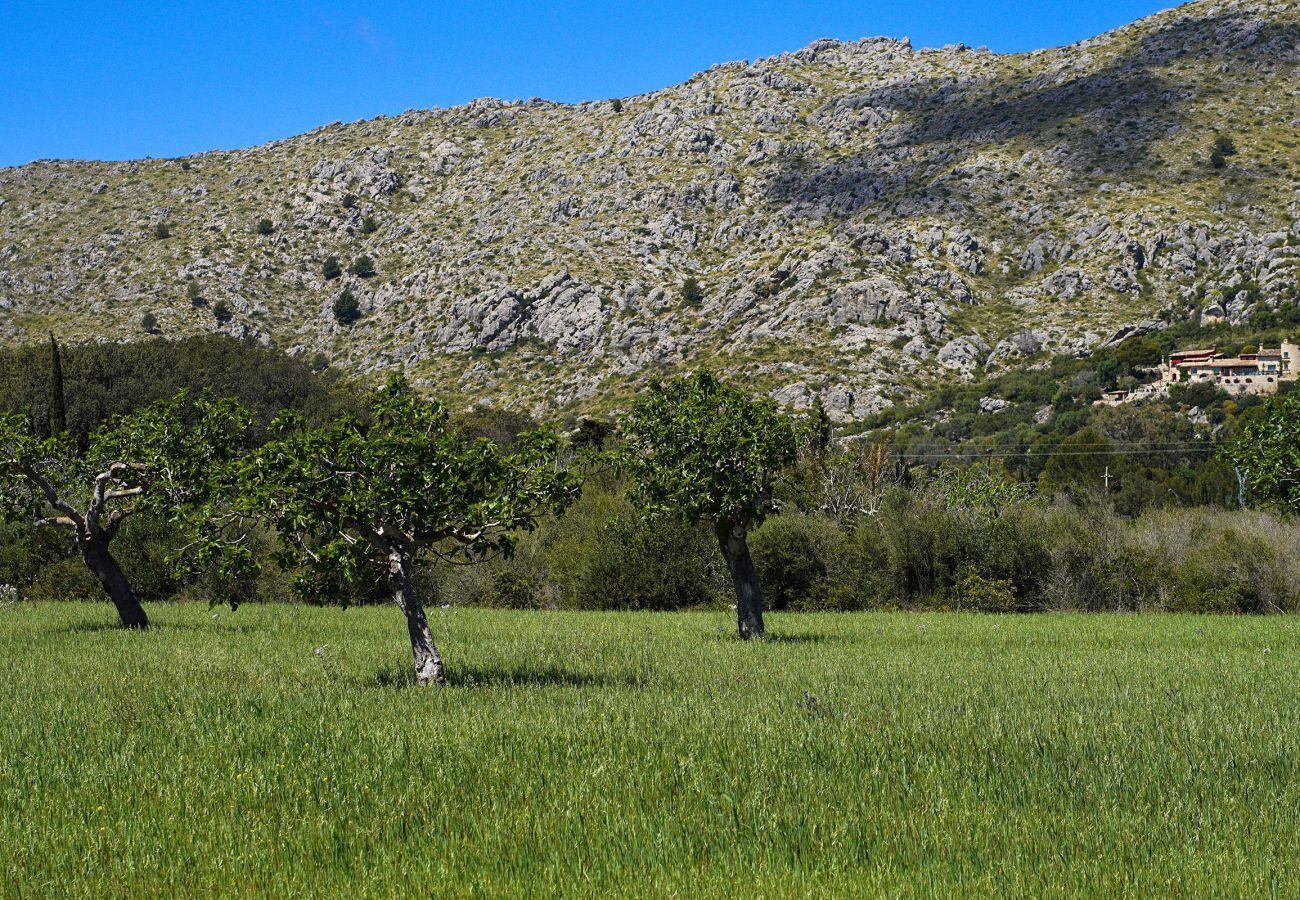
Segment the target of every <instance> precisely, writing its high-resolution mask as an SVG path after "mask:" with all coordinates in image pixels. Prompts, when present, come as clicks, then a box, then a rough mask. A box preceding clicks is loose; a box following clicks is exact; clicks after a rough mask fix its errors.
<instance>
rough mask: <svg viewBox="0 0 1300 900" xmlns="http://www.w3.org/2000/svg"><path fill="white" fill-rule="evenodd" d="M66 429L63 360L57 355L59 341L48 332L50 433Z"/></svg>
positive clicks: (57, 432) (61, 431) (66, 415)
mask: <svg viewBox="0 0 1300 900" xmlns="http://www.w3.org/2000/svg"><path fill="white" fill-rule="evenodd" d="M67 430H68V410H67V407H66V406H65V405H64V402H63V360H62V359H61V358H60V355H59V342H58V341H56V340H55V339H54V332H52V331H51V332H50V435H51V436H54V435H58V434H63V433H64V432H65V431H67Z"/></svg>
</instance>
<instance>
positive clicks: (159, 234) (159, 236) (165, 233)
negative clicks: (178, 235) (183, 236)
mask: <svg viewBox="0 0 1300 900" xmlns="http://www.w3.org/2000/svg"><path fill="white" fill-rule="evenodd" d="M153 236H154V238H155V239H156V240H159V241H162V240H166V239H167V238H169V237H171V236H172V229H171V226H170V225H168V224H167V223H166V222H159V223H158V224H157V225H155V226H154V227H153Z"/></svg>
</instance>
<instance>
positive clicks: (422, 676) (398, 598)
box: [388, 549, 447, 687]
mask: <svg viewBox="0 0 1300 900" xmlns="http://www.w3.org/2000/svg"><path fill="white" fill-rule="evenodd" d="M388 584H389V587H391V588H392V591H393V600H394V601H395V602H396V603H397V605H398V607H399V608H400V609H401V610H402V613H403V614H404V615H405V616H406V630H407V632H408V633H409V634H410V637H411V655H412V656H413V657H414V658H415V680H416V682H417V683H419V684H436V685H438V686H439V687H441V686H443V685H446V683H447V676H446V675H445V674H444V673H443V670H442V657H441V656H439V655H438V648H437V647H436V646H434V643H433V633H432V632H430V631H429V620H428V619H426V618H425V615H424V604H423V603H421V602H420V597H419V594H417V593H416V590H415V581H414V579H413V578H412V577H411V554H410V553H409V552H407V551H406V550H404V549H396V550H391V551H390V552H389V554H388Z"/></svg>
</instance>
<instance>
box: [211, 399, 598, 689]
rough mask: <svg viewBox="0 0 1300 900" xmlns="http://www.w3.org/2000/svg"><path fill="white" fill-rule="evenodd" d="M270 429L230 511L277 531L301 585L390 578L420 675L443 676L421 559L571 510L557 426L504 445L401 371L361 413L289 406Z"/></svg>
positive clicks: (472, 547) (461, 551)
mask: <svg viewBox="0 0 1300 900" xmlns="http://www.w3.org/2000/svg"><path fill="white" fill-rule="evenodd" d="M272 427H273V430H274V432H275V437H273V439H272V440H271V441H269V442H268V443H267V444H266V445H264V446H263V447H262V448H261V449H260V450H259V451H258V452H256V453H255V454H252V455H251V456H250V457H248V459H247V460H246V461H245V463H244V464H243V466H242V467H241V473H240V477H239V482H238V489H237V499H236V501H235V509H237V510H238V511H240V512H241V513H242V514H244V515H245V516H248V517H251V518H257V519H261V520H263V521H265V522H267V523H268V524H270V525H272V526H273V527H274V528H275V529H276V530H277V531H278V532H279V534H280V537H281V540H282V541H283V542H284V551H283V552H282V553H281V554H279V561H280V563H281V564H282V565H283V566H284V567H285V568H287V569H289V570H290V571H292V572H293V573H294V580H293V583H294V588H295V590H296V591H298V592H299V593H300V594H301V595H304V596H306V597H320V596H321V595H322V594H324V595H339V594H341V593H343V592H344V589H345V588H346V587H347V586H349V585H356V584H358V583H364V582H367V581H369V582H374V581H378V580H381V579H382V581H383V582H384V583H386V585H387V588H388V592H389V593H390V595H391V596H392V598H393V601H394V603H396V605H397V606H398V608H399V609H401V611H402V613H403V616H404V617H405V619H406V626H407V635H408V637H409V638H410V642H411V653H412V656H413V658H414V665H415V678H416V681H417V682H418V683H420V684H438V685H442V684H445V683H446V675H445V672H444V669H443V662H442V657H441V654H440V653H439V652H438V648H437V647H436V645H435V644H434V641H433V636H432V633H431V632H430V629H429V623H428V621H427V619H426V616H425V608H424V602H423V599H422V598H421V597H420V595H419V592H418V590H417V587H416V583H415V578H414V567H415V564H416V562H417V561H418V560H419V559H420V558H421V557H423V556H436V557H441V558H444V559H448V560H451V561H453V562H459V563H472V562H475V561H478V560H481V559H483V558H485V557H488V556H491V555H494V554H508V553H510V552H511V550H512V548H513V546H514V542H515V539H516V537H517V535H518V533H519V532H521V531H524V530H528V529H531V528H533V527H534V525H535V524H536V522H537V521H538V520H539V519H540V518H541V517H542V516H544V515H547V514H550V513H557V514H558V513H560V512H563V510H564V509H565V507H566V506H567V505H568V504H569V503H570V502H571V501H572V500H573V498H574V497H575V495H576V493H577V484H576V481H575V479H574V478H573V476H572V475H571V474H570V473H569V472H568V471H567V470H566V469H565V468H564V467H563V466H561V465H560V462H559V455H558V450H559V443H558V439H557V438H556V437H555V436H554V435H553V434H551V433H549V432H546V431H533V432H528V433H525V434H522V435H520V436H519V437H518V439H517V440H516V441H515V442H514V443H513V444H512V445H511V446H510V448H509V450H508V451H506V450H502V449H500V448H499V447H498V446H497V445H496V444H495V443H493V442H492V441H491V440H488V439H486V438H477V439H472V438H469V437H466V436H465V435H463V434H462V433H461V432H459V431H458V430H457V429H456V428H455V427H453V426H452V425H451V424H450V423H449V421H448V417H447V413H446V410H445V409H444V408H443V406H442V405H441V404H439V403H438V402H436V401H434V400H431V399H426V398H424V397H421V396H420V395H419V394H417V393H416V392H415V390H414V389H413V388H412V387H411V386H410V385H409V384H408V383H407V382H406V381H405V379H403V378H401V377H400V376H394V377H393V378H391V379H390V380H389V381H388V383H387V385H386V386H385V387H384V388H383V389H382V390H381V391H379V393H378V395H377V396H376V397H375V399H374V403H373V405H372V407H371V410H370V412H369V413H368V414H367V415H365V416H364V417H362V416H354V415H347V416H344V417H341V418H339V419H337V420H335V421H334V422H333V423H331V424H329V425H327V426H324V427H321V428H308V427H305V425H304V424H303V422H302V421H301V419H299V418H297V417H295V416H286V417H283V418H281V419H280V420H278V421H277V422H276V423H275V424H273V426H272Z"/></svg>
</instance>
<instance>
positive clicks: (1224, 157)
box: [1210, 134, 1237, 169]
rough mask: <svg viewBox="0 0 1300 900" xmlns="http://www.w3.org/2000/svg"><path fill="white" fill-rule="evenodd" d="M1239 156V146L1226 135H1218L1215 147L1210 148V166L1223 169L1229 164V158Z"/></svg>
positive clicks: (1215, 139)
mask: <svg viewBox="0 0 1300 900" xmlns="http://www.w3.org/2000/svg"><path fill="white" fill-rule="evenodd" d="M1236 155H1237V145H1236V144H1235V143H1234V142H1233V140H1232V138H1230V137H1228V136H1227V135H1226V134H1220V135H1216V136H1215V138H1214V145H1213V146H1212V147H1211V148H1210V165H1211V166H1213V167H1214V168H1216V169H1222V168H1223V167H1224V166H1226V165H1227V164H1228V157H1229V156H1236Z"/></svg>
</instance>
